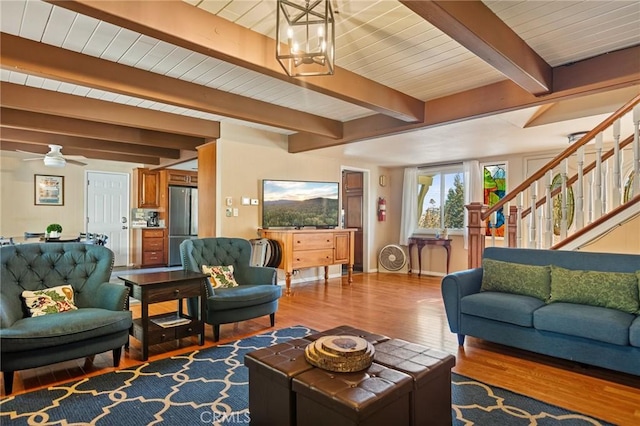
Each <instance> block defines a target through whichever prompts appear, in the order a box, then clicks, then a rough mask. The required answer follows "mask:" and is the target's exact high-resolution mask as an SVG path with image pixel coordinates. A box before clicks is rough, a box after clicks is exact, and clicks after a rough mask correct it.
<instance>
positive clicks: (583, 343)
mask: <svg viewBox="0 0 640 426" xmlns="http://www.w3.org/2000/svg"><path fill="white" fill-rule="evenodd" d="M487 260H488V262H486V261H487ZM491 265H498V266H497V267H498V268H503V267H505V266H507V267H510V269H503V270H502V272H499V273H501V274H502V276H503V277H504V276H506V279H503V280H502V281H503V284H501V285H502V286H503V288H502V289H499V290H498V289H496V288H493V289H492V288H491V287H489V288H487V286H486V284H487V281H488V280H489V279H488V278H487V277H489V276H490V275H491V274H492V273H493V274H494V276H495V273H494V272H492V268H494V269H495V268H496V266H491ZM545 268H548V273H547V278H546V279H547V280H548V281H547V283H546V285H547V286H548V287H547V288H546V290H545V292H546V293H547V294H546V295H544V296H540V294H539V293H538V292H539V289H540V288H544V287H545V286H536V287H534V284H537V283H539V282H542V281H544V280H545V278H544V277H545V274H544V273H543V271H544V269H545ZM496 270H498V269H496ZM498 271H499V270H498ZM507 272H510V274H508V273H507ZM532 277H535V278H533V279H532ZM567 277H570V279H567ZM587 277H592V278H593V277H597V279H589V278H587ZM638 278H640V255H634V254H613V253H587V252H580V251H561V250H536V249H516V248H502V247H488V248H486V249H485V251H484V253H483V267H482V268H475V269H468V270H465V271H459V272H454V273H452V274H449V275H447V276H446V277H444V279H443V280H442V296H443V299H444V305H445V310H446V313H447V319H448V321H449V328H450V329H451V331H452V332H453V333H457V334H458V342H459V343H460V345H463V344H464V340H465V336H474V337H478V338H481V339H484V340H488V341H491V342H495V343H500V344H503V345H508V346H513V347H517V348H520V349H525V350H528V351H532V352H537V353H541V354H545V355H550V356H554V357H558V358H563V359H568V360H572V361H577V362H580V363H583V364H589V365H595V366H599V367H604V368H608V369H611V370H617V371H622V372H625V373H630V374H635V375H640V315H639V314H640V296H639V292H640V289H639V288H638V287H639V286H640V284H639V283H638ZM483 279H484V280H485V283H484V284H485V287H484V288H483ZM494 282H495V280H494ZM527 282H529V284H527ZM525 284H527V285H525ZM494 285H495V284H494ZM534 288H535V290H532V289H534ZM612 288H615V289H616V290H615V291H611V289H612ZM605 289H609V290H608V291H605ZM523 293H527V294H523ZM614 296H615V297H614ZM622 296H624V297H622Z"/></svg>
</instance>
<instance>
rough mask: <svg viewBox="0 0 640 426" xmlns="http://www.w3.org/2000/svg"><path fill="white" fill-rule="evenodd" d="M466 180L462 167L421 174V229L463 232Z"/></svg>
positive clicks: (419, 223)
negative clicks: (457, 230) (458, 230)
mask: <svg viewBox="0 0 640 426" xmlns="http://www.w3.org/2000/svg"><path fill="white" fill-rule="evenodd" d="M463 179H464V173H463V171H462V165H460V166H457V167H452V168H451V167H450V168H447V169H438V170H436V169H429V170H427V169H424V170H421V171H419V172H418V228H421V229H423V230H439V229H444V228H446V229H460V230H461V229H463V227H464V215H465V208H464V181H463Z"/></svg>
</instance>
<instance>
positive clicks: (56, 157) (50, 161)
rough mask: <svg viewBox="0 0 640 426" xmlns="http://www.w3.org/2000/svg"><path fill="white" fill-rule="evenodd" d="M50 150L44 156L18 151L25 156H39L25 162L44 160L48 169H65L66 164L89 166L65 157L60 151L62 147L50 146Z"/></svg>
mask: <svg viewBox="0 0 640 426" xmlns="http://www.w3.org/2000/svg"><path fill="white" fill-rule="evenodd" d="M49 148H50V149H51V150H50V151H49V152H47V153H46V154H44V155H43V154H38V153H35V152H29V151H21V150H19V149H18V150H17V151H18V152H22V153H25V154H33V155H38V157H35V158H25V159H24V161H34V160H44V165H45V166H47V167H64V166H65V164H66V163H70V164H75V165H77V166H86V165H87V164H86V163H83V162H81V161H77V160H72V159H71V158H69V157H65V156H63V155H62V153H61V152H60V150H61V149H62V146H61V145H49Z"/></svg>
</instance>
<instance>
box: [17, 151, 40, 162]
mask: <svg viewBox="0 0 640 426" xmlns="http://www.w3.org/2000/svg"><path fill="white" fill-rule="evenodd" d="M27 154H30V153H27ZM43 158H44V156H42V157H36V158H23V159H22V161H42V159H43Z"/></svg>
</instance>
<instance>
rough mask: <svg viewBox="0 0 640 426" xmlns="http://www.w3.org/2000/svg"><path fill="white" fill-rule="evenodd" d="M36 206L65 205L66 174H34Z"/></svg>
mask: <svg viewBox="0 0 640 426" xmlns="http://www.w3.org/2000/svg"><path fill="white" fill-rule="evenodd" d="M34 186H35V188H34V190H35V192H34V195H35V201H34V204H35V205H36V206H64V176H51V175H34Z"/></svg>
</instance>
